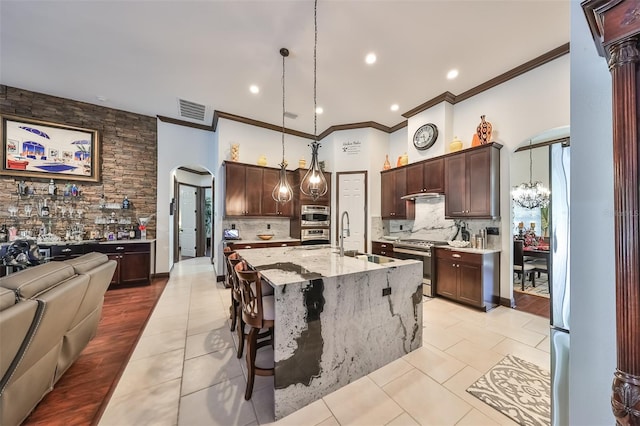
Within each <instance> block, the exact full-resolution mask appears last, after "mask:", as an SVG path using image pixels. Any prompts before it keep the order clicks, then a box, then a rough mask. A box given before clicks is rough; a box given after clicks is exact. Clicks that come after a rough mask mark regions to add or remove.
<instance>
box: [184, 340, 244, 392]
mask: <svg viewBox="0 0 640 426" xmlns="http://www.w3.org/2000/svg"><path fill="white" fill-rule="evenodd" d="M238 376H240V379H241V380H243V381H244V377H243V376H242V369H241V368H240V361H239V360H238V359H237V358H236V352H235V350H233V349H231V348H227V349H223V350H220V351H217V352H212V353H208V354H206V355H202V356H199V357H196V358H192V359H188V360H186V361H185V362H184V372H183V377H182V395H188V394H190V393H192V392H196V391H199V390H201V389H204V388H208V387H210V386H213V385H215V384H216V383H220V382H223V381H225V380H228V379H232V378H235V377H238Z"/></svg>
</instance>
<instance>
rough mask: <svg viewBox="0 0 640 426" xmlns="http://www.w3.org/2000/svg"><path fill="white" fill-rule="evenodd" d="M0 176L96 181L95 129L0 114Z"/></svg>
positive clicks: (97, 154)
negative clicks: (0, 153)
mask: <svg viewBox="0 0 640 426" xmlns="http://www.w3.org/2000/svg"><path fill="white" fill-rule="evenodd" d="M0 140H1V141H2V157H1V158H0V175H4V176H16V177H24V178H44V179H64V180H72V181H73V180H76V181H88V182H100V138H99V134H98V131H97V130H92V129H85V128H81V127H73V126H67V125H64V124H58V123H51V122H47V121H42V120H36V119H32V118H23V117H16V116H12V115H4V114H3V115H0Z"/></svg>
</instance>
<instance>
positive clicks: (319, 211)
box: [300, 205, 331, 226]
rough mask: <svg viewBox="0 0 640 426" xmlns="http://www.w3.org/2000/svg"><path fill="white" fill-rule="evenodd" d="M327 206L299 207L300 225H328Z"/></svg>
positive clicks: (328, 214)
mask: <svg viewBox="0 0 640 426" xmlns="http://www.w3.org/2000/svg"><path fill="white" fill-rule="evenodd" d="M330 220H331V217H330V211H329V207H328V206H314V205H303V206H301V207H300V226H329V223H330Z"/></svg>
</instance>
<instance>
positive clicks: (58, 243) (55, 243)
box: [4, 238, 155, 246]
mask: <svg viewBox="0 0 640 426" xmlns="http://www.w3.org/2000/svg"><path fill="white" fill-rule="evenodd" d="M154 241H155V239H149V238H147V239H146V240H140V239H134V240H112V241H109V240H105V241H100V240H81V241H42V242H38V245H39V246H65V245H67V246H71V245H82V244H95V243H98V244H132V243H152V242H154ZM4 244H11V243H10V242H9V243H4Z"/></svg>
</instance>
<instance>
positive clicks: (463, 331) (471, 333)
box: [448, 321, 504, 349]
mask: <svg viewBox="0 0 640 426" xmlns="http://www.w3.org/2000/svg"><path fill="white" fill-rule="evenodd" d="M448 330H450V331H451V332H452V333H454V334H456V335H458V336H462V337H463V338H464V339H466V340H468V341H470V342H473V343H475V344H476V345H478V346H479V347H481V348H484V349H489V348H491V347H493V346H495V345H497V344H498V343H500V342H501V341H502V340H503V339H504V336H503V335H501V334H499V333H495V332H492V331H488V330H487V329H485V328H484V327H480V326H478V325H476V324H474V323H472V322H467V321H461V322H458V323H457V324H456V325H454V326H453V327H449V328H448ZM458 343H459V342H458Z"/></svg>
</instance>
